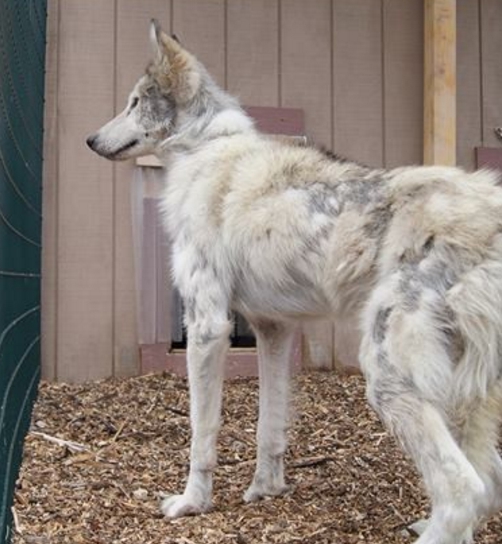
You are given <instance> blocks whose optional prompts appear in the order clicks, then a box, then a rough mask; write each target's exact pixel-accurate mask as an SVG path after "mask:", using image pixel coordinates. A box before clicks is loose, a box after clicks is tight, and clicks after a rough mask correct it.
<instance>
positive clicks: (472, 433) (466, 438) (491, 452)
mask: <svg viewBox="0 0 502 544" xmlns="http://www.w3.org/2000/svg"><path fill="white" fill-rule="evenodd" d="M490 393H491V394H489V395H488V396H487V397H486V398H485V399H479V400H477V401H476V402H475V403H474V404H475V405H474V406H469V407H466V412H467V417H466V421H465V424H464V425H463V426H462V429H461V430H460V445H461V448H462V450H463V451H464V453H465V455H466V456H467V458H468V459H469V461H470V462H471V463H472V465H473V466H474V467H475V469H476V470H477V472H478V474H479V475H480V476H481V478H482V480H483V482H484V484H485V486H486V490H487V493H486V496H485V497H484V499H485V500H484V501H483V502H482V503H481V504H480V511H479V515H480V516H482V517H488V516H491V515H493V514H496V513H497V512H499V511H500V510H501V509H502V459H501V457H500V454H499V453H498V451H497V443H498V437H499V429H500V418H501V415H502V388H501V386H500V384H499V385H497V386H495V388H494V390H492V391H491V392H490Z"/></svg>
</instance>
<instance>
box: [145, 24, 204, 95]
mask: <svg viewBox="0 0 502 544" xmlns="http://www.w3.org/2000/svg"><path fill="white" fill-rule="evenodd" d="M150 43H151V45H152V49H153V54H154V67H155V68H154V70H153V71H154V72H155V74H154V75H155V77H156V78H157V80H159V81H160V82H161V83H162V84H163V86H166V87H169V88H170V89H171V90H172V91H173V93H174V94H175V95H177V96H178V98H179V99H180V100H181V101H184V100H188V99H190V98H191V96H193V94H195V92H196V90H197V89H196V88H197V86H198V83H199V80H200V75H199V70H198V69H197V61H196V59H195V57H194V56H193V55H191V54H190V53H189V52H188V51H187V50H186V49H184V48H183V47H182V46H181V44H180V42H179V40H178V38H177V37H175V36H174V35H173V37H171V36H168V35H167V34H166V33H165V32H164V31H163V30H162V28H161V26H160V23H159V22H158V21H157V20H156V19H152V22H151V25H150ZM150 69H151V70H152V69H153V66H151V67H150Z"/></svg>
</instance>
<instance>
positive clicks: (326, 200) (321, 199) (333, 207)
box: [307, 183, 340, 217]
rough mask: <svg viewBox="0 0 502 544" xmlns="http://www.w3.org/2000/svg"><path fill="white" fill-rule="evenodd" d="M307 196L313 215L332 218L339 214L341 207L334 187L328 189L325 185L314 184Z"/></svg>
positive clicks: (310, 211)
mask: <svg viewBox="0 0 502 544" xmlns="http://www.w3.org/2000/svg"><path fill="white" fill-rule="evenodd" d="M307 195H308V209H309V213H310V214H311V215H314V214H318V213H320V214H324V215H328V216H331V217H332V216H335V215H337V214H338V213H339V211H340V206H339V205H338V202H337V200H336V196H335V193H334V191H333V188H332V187H329V189H327V188H326V185H325V184H322V183H314V184H313V185H311V186H309V188H308V189H307Z"/></svg>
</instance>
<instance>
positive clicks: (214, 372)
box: [162, 292, 231, 518]
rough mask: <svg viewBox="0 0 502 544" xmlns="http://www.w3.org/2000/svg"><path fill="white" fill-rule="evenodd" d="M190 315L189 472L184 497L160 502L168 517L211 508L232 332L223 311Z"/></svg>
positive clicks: (180, 496)
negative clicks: (213, 473)
mask: <svg viewBox="0 0 502 544" xmlns="http://www.w3.org/2000/svg"><path fill="white" fill-rule="evenodd" d="M205 294H207V292H206V293H205ZM190 312H191V315H189V316H187V328H188V330H187V333H188V345H187V366H188V380H189V386H190V423H191V429H192V444H191V448H190V472H189V475H188V481H187V484H186V487H185V491H184V492H183V494H182V495H172V496H170V497H168V498H167V499H165V500H164V501H163V503H162V511H163V513H164V514H165V515H166V516H168V517H171V518H174V517H179V516H184V515H188V514H197V513H200V512H205V511H206V510H208V509H209V508H210V507H211V495H212V472H213V469H214V467H215V465H216V439H217V434H218V429H219V426H220V412H221V396H222V385H223V373H224V361H225V354H226V351H227V349H228V345H229V334H230V330H231V326H230V323H229V321H228V319H227V315H226V308H225V309H223V308H222V309H221V310H219V311H218V310H216V309H214V308H212V311H211V312H206V311H203V312H200V311H197V312H193V311H192V310H190ZM195 315H196V316H197V317H195V318H194V316H195Z"/></svg>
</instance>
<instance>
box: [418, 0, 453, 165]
mask: <svg viewBox="0 0 502 544" xmlns="http://www.w3.org/2000/svg"><path fill="white" fill-rule="evenodd" d="M424 28H425V37H424V38H425V39H424V46H425V59H424V65H425V74H424V76H425V77H424V164H444V165H454V164H455V163H456V128H457V127H456V0H425V19H424Z"/></svg>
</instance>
